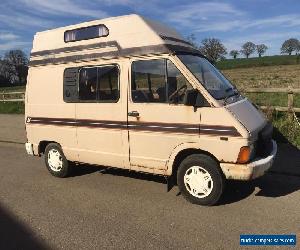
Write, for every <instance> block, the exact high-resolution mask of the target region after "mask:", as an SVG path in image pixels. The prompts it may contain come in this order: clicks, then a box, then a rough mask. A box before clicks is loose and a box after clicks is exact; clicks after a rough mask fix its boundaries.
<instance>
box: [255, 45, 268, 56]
mask: <svg viewBox="0 0 300 250" xmlns="http://www.w3.org/2000/svg"><path fill="white" fill-rule="evenodd" d="M267 49H268V47H267V46H266V45H265V44H258V45H256V51H257V54H258V56H259V57H261V56H262V55H263V54H265V53H266V51H267Z"/></svg>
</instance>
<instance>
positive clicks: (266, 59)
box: [216, 55, 300, 69]
mask: <svg viewBox="0 0 300 250" xmlns="http://www.w3.org/2000/svg"><path fill="white" fill-rule="evenodd" d="M293 64H300V56H296V55H293V56H263V57H254V58H248V59H247V58H237V59H225V60H221V61H219V62H217V64H216V66H217V68H219V69H236V68H251V67H264V66H276V65H293Z"/></svg>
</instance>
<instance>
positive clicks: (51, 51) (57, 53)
mask: <svg viewBox="0 0 300 250" xmlns="http://www.w3.org/2000/svg"><path fill="white" fill-rule="evenodd" d="M100 24H101V25H105V26H106V27H107V28H108V31H109V32H108V35H107V36H104V37H98V38H93V39H88V40H80V41H74V42H65V32H66V31H69V30H76V29H80V28H85V27H90V26H95V25H100ZM172 46H173V48H174V47H175V46H177V47H181V48H186V49H187V50H189V49H192V46H191V44H190V43H188V42H186V41H184V39H183V37H182V36H181V35H180V34H179V33H178V32H177V31H176V30H174V29H172V28H169V27H167V26H165V25H163V24H161V23H159V22H156V21H152V20H148V19H146V18H143V17H141V16H139V15H135V14H133V15H126V16H119V17H112V18H106V19H101V20H95V21H91V22H84V23H80V24H76V25H71V26H66V27H62V28H57V29H52V30H47V31H43V32H38V33H37V34H36V35H35V36H34V41H33V48H32V52H31V66H38V65H45V64H48V63H49V62H50V60H51V59H52V63H55V64H60V63H63V59H62V58H66V57H68V61H70V60H71V61H78V60H81V59H80V56H82V55H83V53H82V52H83V51H86V53H84V54H85V55H86V54H90V55H91V54H93V55H94V54H95V53H96V54H97V56H98V57H112V56H126V55H131V54H132V55H134V54H149V53H163V52H167V51H168V49H170V47H172ZM71 57H72V58H71ZM54 59H55V60H54Z"/></svg>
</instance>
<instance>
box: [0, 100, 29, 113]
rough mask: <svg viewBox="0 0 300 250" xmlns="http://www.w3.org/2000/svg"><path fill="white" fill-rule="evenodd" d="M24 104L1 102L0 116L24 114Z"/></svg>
mask: <svg viewBox="0 0 300 250" xmlns="http://www.w3.org/2000/svg"><path fill="white" fill-rule="evenodd" d="M24 112H25V106H24V103H23V102H0V114H24Z"/></svg>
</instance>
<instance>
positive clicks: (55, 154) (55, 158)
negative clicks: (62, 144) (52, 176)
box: [48, 149, 63, 172]
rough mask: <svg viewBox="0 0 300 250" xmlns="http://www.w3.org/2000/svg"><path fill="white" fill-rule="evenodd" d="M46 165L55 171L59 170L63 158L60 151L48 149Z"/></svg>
mask: <svg viewBox="0 0 300 250" xmlns="http://www.w3.org/2000/svg"><path fill="white" fill-rule="evenodd" d="M48 165H49V167H50V169H51V170H53V171H55V172H59V171H61V169H62V167H63V158H62V155H61V154H60V152H59V151H58V150H56V149H50V150H49V152H48Z"/></svg>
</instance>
